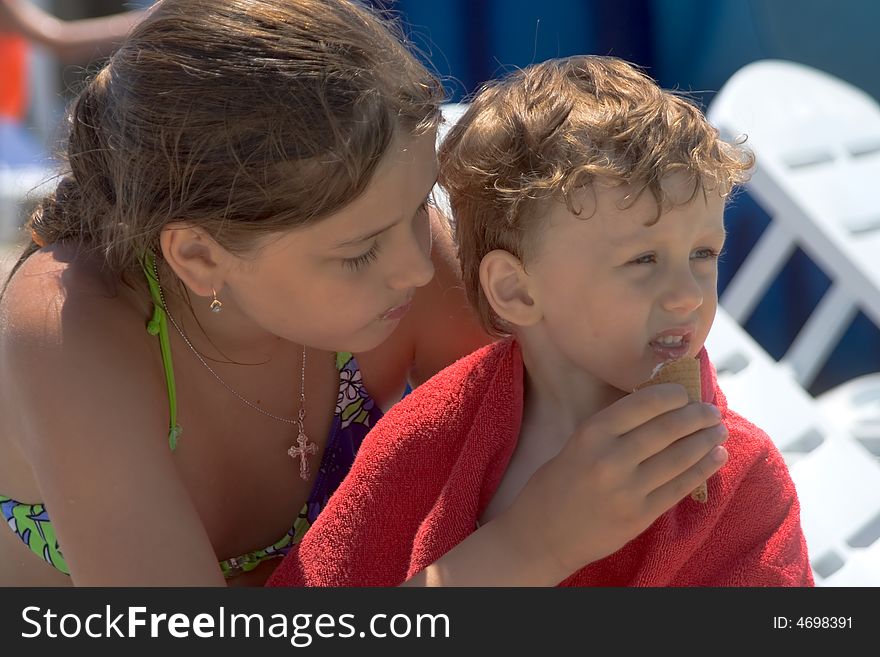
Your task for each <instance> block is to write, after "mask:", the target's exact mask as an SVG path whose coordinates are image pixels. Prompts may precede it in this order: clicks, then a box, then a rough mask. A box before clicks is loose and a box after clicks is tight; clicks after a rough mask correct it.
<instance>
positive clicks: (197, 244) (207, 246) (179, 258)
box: [159, 221, 230, 297]
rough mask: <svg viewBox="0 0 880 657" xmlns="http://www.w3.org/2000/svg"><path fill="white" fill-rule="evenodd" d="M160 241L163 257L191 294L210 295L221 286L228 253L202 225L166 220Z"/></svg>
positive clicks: (223, 281)
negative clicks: (200, 226) (199, 226)
mask: <svg viewBox="0 0 880 657" xmlns="http://www.w3.org/2000/svg"><path fill="white" fill-rule="evenodd" d="M159 244H160V246H161V247H162V255H163V256H164V258H165V261H166V262H167V263H168V265H169V266H170V267H171V269H173V270H174V273H175V274H177V277H178V278H179V279H180V280H181V281H182V282H183V284H184V285H186V286H187V287H188V288H189V289H190V290H192V291H193V293H194V294H197V295H198V296H201V297H209V296H211V294H212V290H216V291H217V292H220V290H221V289H222V288H223V285H224V283H225V275H226V265H227V264H228V260H229V258H230V254H229V252H228V251H227V250H226V249H224V248H223V247H222V246H220V245H219V244H218V243H217V242H216V240H214V238H212V237H211V236H210V235H208V233H206V232H205V231H204V230H203V229H201V228H198V227H195V226H193V225H191V224H189V223H186V222H184V221H176V222H172V223H169V224H167V225H166V226H165V227H163V228H162V232H161V234H160V235H159Z"/></svg>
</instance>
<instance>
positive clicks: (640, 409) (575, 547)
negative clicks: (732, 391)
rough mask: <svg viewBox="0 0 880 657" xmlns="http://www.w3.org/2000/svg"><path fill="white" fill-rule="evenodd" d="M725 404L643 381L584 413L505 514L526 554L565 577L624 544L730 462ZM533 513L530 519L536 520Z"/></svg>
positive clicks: (674, 387) (683, 390)
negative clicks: (583, 418)
mask: <svg viewBox="0 0 880 657" xmlns="http://www.w3.org/2000/svg"><path fill="white" fill-rule="evenodd" d="M726 439H727V429H726V428H725V427H724V425H723V424H721V417H720V414H719V413H718V410H717V408H715V407H714V406H712V405H710V404H703V403H690V404H689V403H688V396H687V393H686V392H685V389H684V388H683V387H682V386H680V385H678V384H674V383H666V384H660V385H656V386H652V387H650V388H646V389H644V390H639V391H638V392H634V393H632V394H630V395H627V396H626V397H624V398H623V399H621V400H619V401H617V402H616V403H614V404H612V405H611V406H609V407H608V408H606V409H604V410H602V411H601V412H599V413H597V414H596V415H594V416H593V417H591V418H590V419H589V420H587V421H586V422H584V423H583V424H582V425H581V426H580V427H578V429H577V430H576V431H575V433H574V434H573V435H572V437H571V438H570V439H569V441H568V443H567V444H566V446H565V447H564V448H563V449H562V450H561V451H560V453H559V454H558V455H557V456H555V457H554V458H553V459H551V460H550V461H548V462H547V463H545V464H544V465H543V466H541V467H540V468H539V469H538V470H537V471H536V472H535V474H534V475H533V476H532V477H531V479H530V480H529V482H528V483H527V484H526V486H525V487H524V488H523V490H522V491H521V492H520V494H519V496H518V497H517V498H516V500H515V501H514V502H513V504H512V505H511V507H510V509H508V511H507V512H505V513H504V514H503V515H502V517H500V518H498V520H501V521H502V522H505V523H507V525H508V527H507V531H508V532H509V533H510V536H511V539H512V540H513V541H514V542H515V544H516V545H517V546H518V547H519V548H520V549H522V550H523V551H524V552H523V555H524V558H526V559H538V560H540V561H543V562H544V563H547V564H548V565H549V567H551V568H554V569H558V573H559V581H562V580H563V579H565V578H566V577H568V576H569V575H571V574H573V573H574V572H576V571H578V570H580V569H581V568H582V567H583V566H585V565H586V564H588V563H591V562H593V561H596V560H598V559H601V558H603V557H605V556H607V555H609V554H611V553H613V552H615V551H617V550H619V549H620V548H621V547H623V546H624V545H625V544H626V543H627V542H629V541H631V540H632V539H633V538H635V537H636V536H638V535H639V534H640V533H642V532H643V531H644V530H645V529H647V528H648V526H650V525H651V523H653V522H654V520H656V519H657V517H658V516H660V515H661V514H662V513H664V512H665V511H667V510H668V509H670V508H671V507H673V506H674V505H675V504H677V503H678V502H679V501H680V500H681V499H682V498H683V497H685V496H686V495H688V493H690V492H691V491H692V490H693V489H694V488H696V487H697V486H698V485H699V484H700V483H701V482H703V481H705V480H706V479H708V478H709V477H710V476H711V475H712V474H713V473H715V472H716V471H717V470H718V469H719V468H720V467H721V466H722V465H723V464H724V463H725V462H726V461H727V451H726V450H725V449H724V448H723V447H721V446H720V445H721V444H722V443H723V442H724V441H725V440H726ZM524 519H528V520H527V521H526V520H524Z"/></svg>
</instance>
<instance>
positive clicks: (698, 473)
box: [645, 445, 727, 518]
mask: <svg viewBox="0 0 880 657" xmlns="http://www.w3.org/2000/svg"><path fill="white" fill-rule="evenodd" d="M726 462H727V450H726V449H724V447H722V446H721V445H717V446H715V447H713V448H712V450H711V451H710V452H709V453H708V454H706V456H704V457H703V458H701V459H700V460H699V461H698V462H697V463H696V464H694V465H692V466H691V467H690V468H688V469H687V470H685V471H684V472H683V473H681V474H680V475H679V476H677V477H675V478H674V479H672V480H671V481H669V482H667V483H666V484H663V485H662V486H660V487H659V488H657V489H656V490H654V491H653V492H651V493H650V494H649V495H648V496H647V498H646V500H645V501H646V504H647V506H646V509H645V510H646V513H649V514H650V515H651V517H652V518H657V517H659V516H660V515H661V514H663V513H665V512H666V511H668V510H669V509H671V508H672V507H673V506H675V505H676V504H678V503H679V502H680V501H681V500H682V499H684V498H685V497H687V496H688V495H690V493H691V491H692V490H694V489H695V488H696V487H697V486H699V485H700V484H701V483H703V482H704V481H706V480H707V479H709V477H711V476H712V475H713V474H715V473H716V472H718V470H719V469H720V468H721V466H722V465H724V464H725V463H726Z"/></svg>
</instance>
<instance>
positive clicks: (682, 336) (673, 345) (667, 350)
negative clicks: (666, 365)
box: [648, 327, 694, 362]
mask: <svg viewBox="0 0 880 657" xmlns="http://www.w3.org/2000/svg"><path fill="white" fill-rule="evenodd" d="M693 335H694V329H693V328H692V327H679V328H672V329H666V330H665V331H661V332H660V333H658V334H657V335H655V336H654V337H653V338H652V339H651V341H650V342H649V343H648V344H649V346H650V347H651V349H652V350H653V351H654V353H655V354H656V355H657V356H659V359H660V360H659V362H664V361H667V360H676V359H678V358H683V357H684V356H686V355H687V353H688V351H689V350H690V347H691V340H692V338H693Z"/></svg>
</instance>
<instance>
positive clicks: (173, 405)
mask: <svg viewBox="0 0 880 657" xmlns="http://www.w3.org/2000/svg"><path fill="white" fill-rule="evenodd" d="M155 262H156V256H155V255H154V254H153V252H152V251H147V252H146V253H145V254H144V257H143V258H142V260H141V265H142V266H143V268H144V274H146V275H147V284H148V285H149V286H150V296H152V297H153V317H152V318H150V321H149V322H147V333H149V334H150V335H158V336H159V349H160V350H161V351H162V367H163V368H164V369H165V383H167V384H168V410H169V413H170V419H169V425H168V445H169V446H170V447H171V451H172V452H173V451H174V450H175V449H177V440H178V438H180V434H182V433H183V429H182V428H181V427H180V425H179V424H177V388H176V387H175V385H174V363H173V362H172V360H171V341H170V340H169V338H168V318H167V316H166V314H165V307H164V304H163V303H162V293H161V290H160V288H159V280H158V279H157V278H156V269H155Z"/></svg>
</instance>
